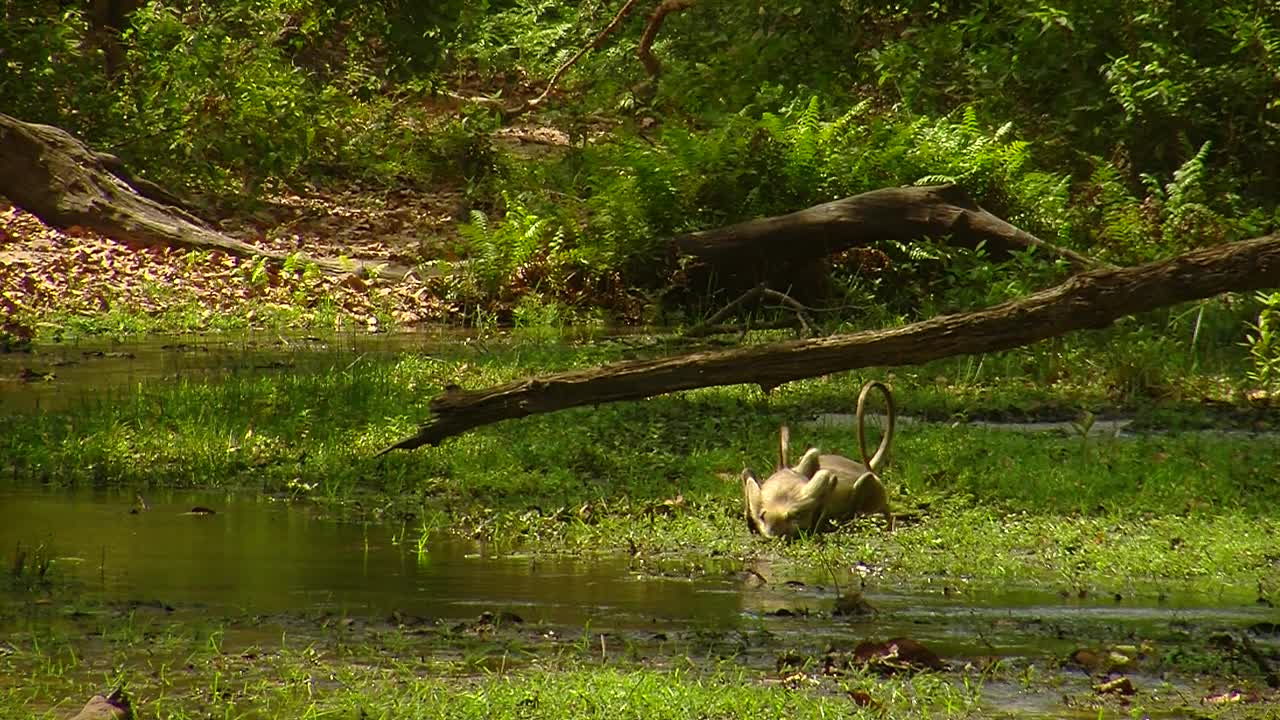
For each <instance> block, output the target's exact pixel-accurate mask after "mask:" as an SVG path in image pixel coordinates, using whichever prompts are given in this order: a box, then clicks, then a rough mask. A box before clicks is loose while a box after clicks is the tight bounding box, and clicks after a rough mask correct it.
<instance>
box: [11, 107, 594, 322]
mask: <svg viewBox="0 0 1280 720" xmlns="http://www.w3.org/2000/svg"><path fill="white" fill-rule="evenodd" d="M568 142H569V139H568V136H567V135H565V134H564V133H563V132H560V131H558V130H556V129H554V128H549V127H543V126H515V127H509V128H504V129H502V130H500V131H498V132H497V133H495V135H494V144H495V145H496V146H498V147H499V148H501V149H502V150H503V151H504V152H509V153H511V154H512V155H513V156H515V157H518V158H519V157H525V158H528V157H535V156H538V155H542V154H545V153H547V152H554V151H555V150H556V149H558V148H563V147H565V146H567V145H568ZM202 214H203V216H204V218H203V219H204V220H206V222H208V223H209V224H210V225H211V226H212V227H214V228H215V229H217V230H219V231H220V232H223V233H225V234H227V235H229V236H231V237H233V238H236V239H238V240H241V241H244V242H246V243H249V244H251V245H254V246H256V247H258V248H261V249H263V250H269V251H274V252H280V253H286V254H294V253H296V254H298V255H299V256H305V257H315V258H348V259H351V260H365V261H372V262H374V263H379V262H383V263H388V264H396V265H401V266H406V267H410V268H414V271H413V272H410V273H409V274H408V275H407V276H406V277H404V278H403V279H402V280H399V281H395V280H386V279H379V278H372V277H359V276H356V275H354V274H349V275H345V276H334V275H329V276H324V275H321V274H320V273H317V272H310V273H309V272H307V268H306V267H305V264H304V263H299V264H298V265H297V266H290V265H288V264H286V265H285V267H283V268H279V267H271V266H270V265H268V264H267V263H264V262H262V261H261V260H259V259H253V258H240V257H235V256H231V255H227V254H224V253H221V252H198V251H189V250H185V249H181V248H165V247H140V246H137V245H134V244H131V243H128V242H122V241H119V240H115V239H112V238H108V237H104V236H102V235H100V234H98V233H95V232H92V231H88V230H83V229H78V228H72V229H70V231H63V230H59V229H57V228H53V227H50V226H48V225H46V224H44V223H43V222H41V220H40V219H39V218H37V217H35V216H34V215H32V214H30V213H28V212H25V211H24V210H22V209H21V208H18V207H15V206H13V205H12V204H10V203H8V202H6V201H4V200H3V199H0V313H3V315H5V316H6V320H5V322H4V323H3V324H4V325H6V327H8V328H9V329H8V332H9V334H11V335H19V336H21V335H23V334H24V333H26V334H29V333H30V332H32V331H34V332H35V333H36V334H37V335H57V334H58V333H59V328H58V327H50V326H49V325H53V326H57V325H59V324H62V323H61V322H60V320H70V321H71V322H70V324H71V325H72V326H74V327H73V328H69V330H70V331H71V332H83V333H88V334H94V333H99V332H105V333H120V332H121V331H125V330H162V331H163V330H182V331H200V330H220V329H229V328H237V329H240V328H248V327H253V326H260V325H270V326H279V325H282V324H283V325H285V326H289V327H309V328H315V327H317V326H323V325H324V324H327V323H328V322H332V323H334V324H336V325H338V326H339V327H346V326H353V327H365V328H368V329H373V330H376V329H380V328H382V327H384V326H386V325H388V324H389V323H391V324H395V325H398V326H412V325H415V324H419V323H423V322H432V321H440V320H442V319H446V318H449V317H450V316H451V314H452V312H453V310H454V308H451V307H449V306H448V305H447V304H446V303H443V302H442V301H440V300H439V299H438V297H437V296H438V293H437V292H434V291H433V290H432V289H431V288H428V287H427V282H426V281H427V277H429V276H431V275H432V274H433V273H432V271H431V268H430V266H429V265H424V263H430V262H431V261H437V260H439V261H446V262H449V261H455V260H459V259H461V257H462V256H463V254H464V252H465V251H464V249H463V248H462V247H461V245H460V243H459V241H458V230H457V229H458V225H459V224H460V223H462V222H466V221H467V220H468V217H467V216H468V207H467V203H466V200H465V199H464V193H463V190H462V189H461V188H460V187H457V186H456V185H455V184H451V183H449V182H447V181H446V182H441V183H439V184H438V185H436V186H435V187H432V188H427V189H407V188H406V189H392V190H388V189H385V188H380V187H379V188H370V187H363V186H361V185H360V184H359V183H352V184H348V185H346V186H334V187H328V188H309V189H306V190H304V191H289V190H283V191H279V192H276V193H274V194H266V195H265V196H263V197H262V198H261V199H259V200H256V201H255V202H254V203H253V204H252V205H251V206H245V207H238V208H232V209H229V210H228V209H215V210H209V211H207V212H205V213H202ZM14 318H16V319H19V320H20V321H21V320H23V319H32V318H35V319H37V321H36V322H35V323H30V322H27V323H23V324H25V325H26V326H27V327H26V328H25V330H23V329H20V328H19V327H17V326H16V325H14V324H13V323H14V320H13V319H14ZM95 318H96V320H95ZM147 318H151V321H152V322H150V323H149V322H148V321H147ZM44 319H50V322H49V324H48V325H45V326H41V327H30V325H32V324H35V325H39V324H40V321H41V320H44ZM121 325H123V326H124V327H121ZM318 329H323V327H320V328H318Z"/></svg>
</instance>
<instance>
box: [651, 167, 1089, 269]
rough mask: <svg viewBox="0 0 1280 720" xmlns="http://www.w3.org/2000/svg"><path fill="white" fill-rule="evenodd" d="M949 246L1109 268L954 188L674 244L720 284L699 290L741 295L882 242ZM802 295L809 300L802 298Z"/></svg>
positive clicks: (890, 195)
mask: <svg viewBox="0 0 1280 720" xmlns="http://www.w3.org/2000/svg"><path fill="white" fill-rule="evenodd" d="M921 237H935V238H946V239H947V241H948V242H950V243H951V244H953V245H957V246H961V247H967V248H975V247H977V246H978V244H979V243H983V247H984V248H985V249H986V250H987V252H988V253H990V255H991V256H992V257H995V258H1000V257H1004V256H1008V255H1009V254H1010V253H1014V252H1019V251H1024V250H1028V249H1030V248H1036V250H1037V252H1040V253H1042V254H1043V255H1044V256H1045V257H1046V258H1047V259H1049V260H1056V259H1062V260H1066V261H1067V263H1069V264H1070V265H1071V266H1072V267H1073V268H1075V269H1076V270H1088V269H1094V268H1098V267H1101V266H1102V263H1099V262H1098V261H1096V260H1093V259H1091V258H1088V257H1086V256H1084V255H1080V254H1078V253H1075V252H1072V251H1071V250H1067V249H1065V248H1060V247H1057V246H1055V245H1051V244H1049V243H1046V242H1044V241H1043V240H1041V239H1039V238H1037V237H1036V236H1034V235H1032V234H1031V233H1028V232H1025V231H1023V230H1020V229H1018V228H1017V227H1014V226H1013V225H1010V224H1009V223H1007V222H1005V221H1004V220H1001V219H1000V218H998V217H996V216H995V215H992V214H991V213H989V212H987V211H986V210H983V209H982V208H981V207H979V206H978V204H977V203H975V202H974V201H973V200H972V199H971V198H970V197H969V196H968V194H967V193H965V191H964V190H963V189H962V188H960V187H958V186H955V185H933V186H927V187H899V188H885V189H882V190H872V191H871V192H865V193H862V194H860V195H853V196H851V197H847V198H842V199H840V200H833V201H832V202H829V203H823V204H822V205H815V206H814V207H811V208H807V209H805V210H800V211H797V212H793V213H791V214H789V215H777V216H774V217H767V218H758V219H755V220H748V221H746V222H741V223H737V224H736V225H728V226H725V227H722V228H716V229H714V230H702V231H699V232H694V233H689V234H687V235H681V236H679V237H675V238H672V240H671V245H672V247H673V248H674V249H675V250H676V251H677V252H679V253H682V254H685V255H691V256H693V257H694V258H696V259H697V260H699V261H700V263H701V266H702V268H701V270H702V272H704V273H709V274H711V275H714V283H711V284H708V283H706V282H705V280H704V279H703V278H694V279H693V280H692V281H691V285H693V286H694V287H725V288H729V289H737V290H739V291H741V290H745V289H747V288H750V287H752V286H754V285H756V284H758V283H761V282H764V283H767V284H768V285H770V286H772V287H773V288H774V289H777V290H789V289H791V288H803V286H805V285H806V284H810V283H813V282H816V281H817V280H818V279H817V278H815V277H814V274H813V267H814V265H813V264H814V262H815V261H820V260H822V259H823V258H826V257H828V256H830V255H832V254H833V253H837V252H839V251H841V250H845V249H847V248H850V247H855V246H864V245H867V244H868V243H872V242H876V241H883V240H899V241H904V242H906V241H911V240H916V239H918V238H921ZM801 294H802V295H803V293H801Z"/></svg>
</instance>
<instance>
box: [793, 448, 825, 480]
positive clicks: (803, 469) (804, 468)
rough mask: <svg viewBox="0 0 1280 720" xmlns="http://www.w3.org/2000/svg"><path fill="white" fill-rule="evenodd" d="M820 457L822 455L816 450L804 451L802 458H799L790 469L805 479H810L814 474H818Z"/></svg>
mask: <svg viewBox="0 0 1280 720" xmlns="http://www.w3.org/2000/svg"><path fill="white" fill-rule="evenodd" d="M820 455H822V453H821V452H820V451H819V450H818V448H809V449H808V450H806V451H805V453H804V456H803V457H801V458H800V462H798V463H796V466H795V467H793V468H791V469H792V470H794V471H796V472H798V473H800V474H801V475H803V476H805V477H807V478H811V477H813V474H814V473H816V472H818V459H819V456H820Z"/></svg>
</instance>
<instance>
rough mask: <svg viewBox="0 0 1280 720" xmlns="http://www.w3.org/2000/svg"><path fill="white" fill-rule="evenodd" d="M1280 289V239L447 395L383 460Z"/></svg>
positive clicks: (1003, 345)
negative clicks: (638, 405) (638, 406)
mask: <svg viewBox="0 0 1280 720" xmlns="http://www.w3.org/2000/svg"><path fill="white" fill-rule="evenodd" d="M1277 286H1280V234H1278V235H1269V236H1266V237H1261V238H1255V239H1253V240H1243V241H1240V242H1235V243H1228V244H1225V245H1220V246H1217V247H1212V248H1205V249H1201V250H1196V251H1193V252H1189V253H1187V254H1185V255H1180V256H1178V257H1175V258H1171V259H1168V260H1162V261H1159V262H1153V263H1148V264H1146V265H1139V266H1136V267H1130V268H1107V269H1101V270H1094V271H1091V272H1088V273H1083V274H1080V275H1076V276H1074V277H1071V278H1069V279H1068V280H1067V281H1066V282H1064V283H1062V284H1060V285H1057V286H1055V287H1052V288H1049V289H1047V290H1042V291H1040V292H1038V293H1035V294H1033V295H1029V296H1027V297H1025V298H1021V299H1018V300H1013V301H1010V302H1006V303H1002V304H1000V305H996V306H994V307H990V308H986V309H984V310H978V311H976V312H969V313H960V314H955V315H944V316H941V317H936V318H933V319H930V320H925V321H922V322H918V323H913V324H911V325H906V326H903V327H898V328H890V329H887V330H868V331H865V332H859V333H853V334H849V335H834V336H830V337H825V338H817V339H811V340H796V341H791V342H782V343H773V344H768V345H755V346H750V347H744V348H736V349H732V350H717V351H706V352H697V353H692V354H688V355H681V356H676V357H670V358H663V359H658V360H640V361H630V362H621V363H615V364H612V365H605V366H601V367H595V368H587V369H583V370H573V371H569V372H561V373H555V374H552V375H544V376H541V377H533V378H527V379H524V380H517V381H514V382H510V383H507V384H504V385H498V386H496V387H491V388H487V389H483V390H459V389H448V390H446V391H445V393H444V394H442V395H439V396H437V397H435V398H433V399H432V400H431V412H432V417H431V418H430V419H429V420H428V421H427V422H426V423H425V424H424V425H422V426H421V428H420V430H419V431H418V434H416V435H414V436H413V437H409V438H406V439H404V440H401V441H400V442H398V443H396V444H395V445H393V446H392V447H390V448H387V450H384V451H383V452H388V451H390V450H394V449H412V448H416V447H419V446H422V445H428V444H429V445H435V444H437V443H439V442H440V441H442V440H444V439H445V438H448V437H452V436H454V435H458V434H460V433H463V432H466V431H467V430H470V429H472V428H475V427H479V426H481V425H486V424H489V423H493V422H497V421H499V420H505V419H508V418H519V417H524V416H526V415H533V414H535V413H544V412H552V411H555V410H563V409H565V408H571V407H577V406H580V405H595V404H599V403H606V402H616V401H619V400H638V399H641V398H646V397H650V396H653V395H659V394H662V393H668V392H673V391H676V390H690V389H693V388H700V387H710V386H716V385H736V384H739V383H754V384H757V385H759V386H760V387H761V388H762V389H764V390H765V391H766V392H767V391H769V390H771V389H773V388H774V387H777V386H778V385H781V384H783V383H785V382H788V381H791V380H799V379H802V378H810V377H817V376H819V375H826V374H829V373H833V372H840V371H842V370H853V369H856V368H863V367H873V366H882V367H892V366H899V365H916V364H920V363H924V362H928V361H930V360H937V359H939V358H945V357H950V356H952V355H965V354H974V353H986V352H995V351H998V350H1007V349H1009V348H1015V347H1019V346H1021V345H1027V344H1029V343H1033V342H1035V341H1037V340H1044V339H1046V338H1051V337H1055V336H1058V335H1062V334H1065V333H1067V332H1070V331H1072V330H1082V329H1096V328H1103V327H1106V326H1108V325H1110V324H1111V323H1112V322H1114V321H1115V320H1116V319H1117V318H1120V317H1122V316H1124V315H1131V314H1134V313H1139V312H1145V311H1148V310H1153V309H1155V308H1159V307H1164V306H1167V305H1173V304H1176V303H1180V302H1186V301H1188V300H1197V299H1200V298H1205V297H1211V296H1213V295H1217V294H1220V293H1223V292H1229V291H1238V292H1243V291H1249V290H1258V289H1262V288H1270V287H1277Z"/></svg>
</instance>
